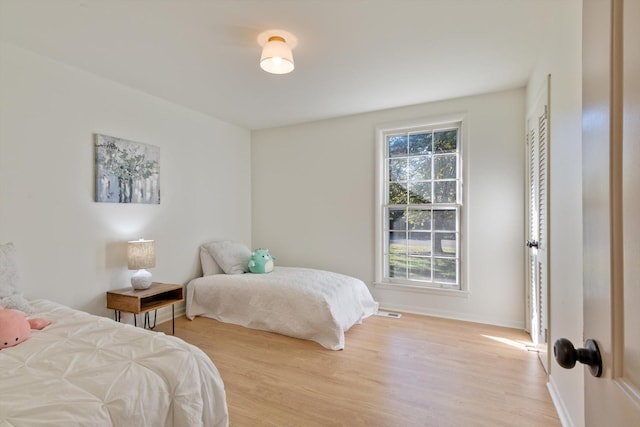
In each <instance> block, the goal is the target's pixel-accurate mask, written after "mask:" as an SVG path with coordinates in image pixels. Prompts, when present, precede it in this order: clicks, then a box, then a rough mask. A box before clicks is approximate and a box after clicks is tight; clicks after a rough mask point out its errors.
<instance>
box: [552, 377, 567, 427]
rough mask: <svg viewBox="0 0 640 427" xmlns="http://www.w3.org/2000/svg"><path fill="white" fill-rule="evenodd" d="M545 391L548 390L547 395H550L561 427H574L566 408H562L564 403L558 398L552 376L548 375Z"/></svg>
mask: <svg viewBox="0 0 640 427" xmlns="http://www.w3.org/2000/svg"><path fill="white" fill-rule="evenodd" d="M547 389H548V390H549V394H550V395H551V401H552V402H553V405H554V406H555V407H556V411H557V412H558V418H560V422H561V423H562V427H574V424H573V421H571V417H570V416H569V411H567V407H566V406H564V402H563V401H562V399H561V398H560V394H559V393H558V388H557V387H556V384H555V382H554V381H553V376H551V375H549V382H547Z"/></svg>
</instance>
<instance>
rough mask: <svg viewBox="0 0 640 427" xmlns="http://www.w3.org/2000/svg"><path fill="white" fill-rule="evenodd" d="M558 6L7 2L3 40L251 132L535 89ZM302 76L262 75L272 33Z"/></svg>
mask: <svg viewBox="0 0 640 427" xmlns="http://www.w3.org/2000/svg"><path fill="white" fill-rule="evenodd" d="M560 1H563V0H0V38H1V39H2V40H3V41H5V42H9V43H11V44H14V45H17V46H20V47H23V48H26V49H29V50H32V51H35V52H37V53H40V54H42V55H45V56H48V57H51V58H54V59H56V60H59V61H61V62H64V63H67V64H70V65H72V66H75V67H77V68H80V69H84V70H87V71H89V72H92V73H95V74H98V75H100V76H103V77H105V78H107V79H110V80H113V81H116V82H119V83H121V84H124V85H127V86H130V87H133V88H136V89H139V90H141V91H143V92H146V93H148V94H151V95H154V96H157V97H160V98H163V99H166V100H168V101H171V102H173V103H175V104H179V105H183V106H185V107H188V108H191V109H194V110H197V111H200V112H202V113H205V114H208V115H211V116H214V117H216V118H219V119H222V120H224V121H227V122H230V123H235V124H237V125H240V126H243V127H246V128H249V129H261V128H268V127H275V126H281V125H286V124H293V123H299V122H306V121H311V120H317V119H323V118H330V117H337V116H342V115H347V114H353V113H361V112H367V111H373V110H379V109H384V108H390V107H397V106H404V105H410V104H417V103H423V102H429V101H435V100H441V99H447V98H453V97H459V96H466V95H472V94H478V93H485V92H492V91H497V90H503V89H510V88H515V87H522V86H524V85H525V84H526V81H527V79H528V76H529V73H530V72H531V69H532V67H533V65H534V63H535V60H536V57H537V54H538V52H539V48H540V45H541V38H542V36H543V35H544V32H545V28H546V27H547V26H548V25H550V23H551V22H552V20H553V5H554V3H557V2H560ZM272 28H281V29H285V30H287V31H289V32H291V33H293V34H295V35H296V37H297V38H298V46H297V48H296V49H295V50H294V52H293V53H294V58H295V64H296V69H295V71H294V72H293V73H291V74H287V75H270V74H267V73H265V72H264V71H262V70H261V69H260V67H259V66H258V60H259V57H260V46H259V45H258V43H257V41H256V37H257V36H258V34H259V33H261V32H262V31H264V30H268V29H272Z"/></svg>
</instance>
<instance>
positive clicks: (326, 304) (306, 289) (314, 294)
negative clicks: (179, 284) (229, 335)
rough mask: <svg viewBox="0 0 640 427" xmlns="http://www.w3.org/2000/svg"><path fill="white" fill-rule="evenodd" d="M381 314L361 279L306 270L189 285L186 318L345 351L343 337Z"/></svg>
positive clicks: (215, 277)
mask: <svg viewBox="0 0 640 427" xmlns="http://www.w3.org/2000/svg"><path fill="white" fill-rule="evenodd" d="M377 310H378V303H377V302H375V301H374V300H373V297H372V296H371V293H370V292H369V289H368V288H367V286H366V285H365V284H364V282H362V281H361V280H359V279H356V278H354V277H350V276H345V275H343V274H338V273H333V272H329V271H322V270H313V269H308V268H294V267H275V269H274V270H273V271H272V272H271V273H268V274H251V273H247V274H214V275H211V276H205V277H200V278H197V279H194V280H192V281H191V282H189V284H188V285H187V317H188V318H189V319H193V318H194V317H195V316H205V317H211V318H214V319H217V320H219V321H221V322H227V323H234V324H237V325H242V326H245V327H248V328H253V329H261V330H266V331H272V332H278V333H280V334H283V335H288V336H292V337H295V338H302V339H307V340H312V341H316V342H317V343H319V344H321V345H322V346H324V347H326V348H328V349H331V350H341V349H343V348H344V333H345V331H347V330H348V329H349V328H350V327H351V326H353V325H354V324H356V323H362V320H363V319H364V318H366V317H368V316H370V315H372V314H374V313H375V312H376V311H377Z"/></svg>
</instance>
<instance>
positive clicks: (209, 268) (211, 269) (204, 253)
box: [200, 245, 224, 276]
mask: <svg viewBox="0 0 640 427" xmlns="http://www.w3.org/2000/svg"><path fill="white" fill-rule="evenodd" d="M200 264H201V265H202V275H203V276H213V275H214V274H222V273H224V271H222V269H221V268H220V266H219V265H218V263H217V262H216V260H215V259H213V257H212V256H211V254H210V253H209V251H208V250H207V248H206V245H202V246H200Z"/></svg>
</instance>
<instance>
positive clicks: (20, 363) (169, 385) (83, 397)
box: [0, 300, 228, 427]
mask: <svg viewBox="0 0 640 427" xmlns="http://www.w3.org/2000/svg"><path fill="white" fill-rule="evenodd" d="M31 306H32V307H33V309H34V313H32V315H31V316H30V317H41V318H45V319H49V320H51V321H53V323H52V324H51V325H50V326H47V327H46V328H44V329H43V330H41V331H33V333H32V335H31V338H29V339H28V340H26V341H25V342H22V343H20V344H18V345H17V346H15V347H11V348H6V349H3V350H1V351H0V372H2V381H0V396H2V399H0V425H10V426H39V425H42V426H44V425H47V426H49V425H56V426H63V425H64V426H80V425H82V426H113V425H116V426H125V425H127V426H134V425H135V426H216V427H218V426H227V425H228V412H227V404H226V398H225V391H224V384H223V381H222V379H221V377H220V374H219V373H218V370H217V369H216V367H215V366H214V364H213V363H212V362H211V360H210V359H209V357H208V356H207V355H206V354H205V353H204V352H202V351H201V350H200V349H198V348H197V347H195V346H193V345H191V344H188V343H185V342H184V341H182V340H181V339H179V338H176V337H172V336H167V335H164V334H161V333H156V332H152V331H148V330H144V329H141V328H135V327H133V326H131V325H125V324H120V323H116V322H114V321H113V320H111V319H107V318H104V317H99V316H93V315H91V314H88V313H85V312H82V311H78V310H74V309H71V308H69V307H65V306H62V305H59V304H57V303H53V302H51V301H46V300H36V301H32V302H31Z"/></svg>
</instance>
